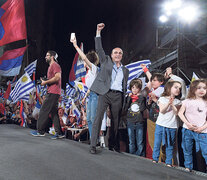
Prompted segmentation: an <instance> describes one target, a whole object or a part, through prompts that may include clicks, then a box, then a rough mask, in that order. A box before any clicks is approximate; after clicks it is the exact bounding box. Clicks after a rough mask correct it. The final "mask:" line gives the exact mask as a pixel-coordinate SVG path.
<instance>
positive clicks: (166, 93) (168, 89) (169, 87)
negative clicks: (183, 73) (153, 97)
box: [161, 81, 181, 99]
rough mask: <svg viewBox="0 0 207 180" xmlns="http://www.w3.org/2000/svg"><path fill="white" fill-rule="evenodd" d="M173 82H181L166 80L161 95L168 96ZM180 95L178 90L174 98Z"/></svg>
mask: <svg viewBox="0 0 207 180" xmlns="http://www.w3.org/2000/svg"><path fill="white" fill-rule="evenodd" d="M175 83H179V84H180V85H181V83H180V82H179V81H168V82H167V83H166V84H165V87H164V92H163V93H162V95H161V96H170V95H171V88H172V87H173V85H174V84H175ZM180 97H181V91H180V94H179V95H178V96H176V98H178V99H179V98H180Z"/></svg>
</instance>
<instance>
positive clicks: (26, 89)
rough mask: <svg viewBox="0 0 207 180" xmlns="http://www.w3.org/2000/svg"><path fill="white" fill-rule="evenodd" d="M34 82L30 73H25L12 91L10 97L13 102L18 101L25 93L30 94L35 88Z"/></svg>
mask: <svg viewBox="0 0 207 180" xmlns="http://www.w3.org/2000/svg"><path fill="white" fill-rule="evenodd" d="M34 87H35V86H34V83H33V81H32V80H31V79H30V77H29V75H28V74H27V73H25V74H24V75H23V76H22V77H21V78H20V79H19V80H18V81H17V83H16V85H15V87H14V89H13V90H12V91H11V93H10V98H11V99H12V101H13V102H17V101H18V100H20V99H21V98H23V97H24V96H25V95H27V94H29V93H30V92H32V91H33V89H34Z"/></svg>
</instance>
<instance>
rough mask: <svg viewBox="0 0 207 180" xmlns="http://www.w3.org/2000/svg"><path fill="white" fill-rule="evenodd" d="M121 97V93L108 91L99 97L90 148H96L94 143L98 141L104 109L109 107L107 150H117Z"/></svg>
mask: <svg viewBox="0 0 207 180" xmlns="http://www.w3.org/2000/svg"><path fill="white" fill-rule="evenodd" d="M122 97H123V96H122V93H121V92H114V91H108V92H107V93H106V94H104V95H99V99H98V107H97V112H96V117H95V120H94V122H93V127H92V134H91V147H96V143H97V142H96V141H97V139H98V136H99V132H100V129H101V123H102V119H103V116H104V113H105V111H106V108H107V107H108V106H109V108H110V111H111V128H110V136H109V140H108V143H109V145H108V146H109V149H111V148H115V149H118V148H119V140H118V127H119V120H120V116H121V110H122Z"/></svg>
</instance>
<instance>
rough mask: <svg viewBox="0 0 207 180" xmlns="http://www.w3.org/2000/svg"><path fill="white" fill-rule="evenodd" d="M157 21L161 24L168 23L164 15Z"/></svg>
mask: <svg viewBox="0 0 207 180" xmlns="http://www.w3.org/2000/svg"><path fill="white" fill-rule="evenodd" d="M159 20H160V21H161V22H162V23H165V22H167V21H168V18H167V17H166V16H165V15H162V16H160V18H159Z"/></svg>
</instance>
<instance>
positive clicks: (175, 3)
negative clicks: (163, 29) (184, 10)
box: [171, 0, 182, 9]
mask: <svg viewBox="0 0 207 180" xmlns="http://www.w3.org/2000/svg"><path fill="white" fill-rule="evenodd" d="M181 5H182V1H181V0H174V1H172V3H171V6H172V9H178V8H180V7H181Z"/></svg>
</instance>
